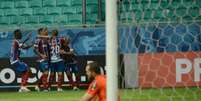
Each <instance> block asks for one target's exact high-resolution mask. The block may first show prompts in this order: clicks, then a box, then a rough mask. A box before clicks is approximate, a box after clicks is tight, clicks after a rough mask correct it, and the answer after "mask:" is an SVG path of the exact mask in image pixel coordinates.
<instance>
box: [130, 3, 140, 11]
mask: <svg viewBox="0 0 201 101" xmlns="http://www.w3.org/2000/svg"><path fill="white" fill-rule="evenodd" d="M138 7H139V4H133V5H131V11H135V10H139V8H138Z"/></svg>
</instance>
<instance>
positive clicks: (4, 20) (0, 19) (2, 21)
mask: <svg viewBox="0 0 201 101" xmlns="http://www.w3.org/2000/svg"><path fill="white" fill-rule="evenodd" d="M0 24H9V17H0Z"/></svg>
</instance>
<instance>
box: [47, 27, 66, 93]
mask: <svg viewBox="0 0 201 101" xmlns="http://www.w3.org/2000/svg"><path fill="white" fill-rule="evenodd" d="M61 40H62V38H59V37H58V31H57V30H53V31H52V37H51V39H50V46H51V65H50V71H51V73H50V78H49V88H50V87H51V84H52V83H53V80H54V77H55V73H56V72H57V74H58V81H57V91H63V90H62V84H63V71H64V68H65V67H64V61H63V59H62V58H61V57H60V46H61Z"/></svg>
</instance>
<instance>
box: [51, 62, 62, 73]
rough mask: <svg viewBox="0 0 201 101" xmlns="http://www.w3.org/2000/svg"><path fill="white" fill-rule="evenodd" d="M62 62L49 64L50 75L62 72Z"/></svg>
mask: <svg viewBox="0 0 201 101" xmlns="http://www.w3.org/2000/svg"><path fill="white" fill-rule="evenodd" d="M64 68H65V66H64V62H63V61H59V62H54V63H51V64H50V71H51V73H54V72H63V71H64Z"/></svg>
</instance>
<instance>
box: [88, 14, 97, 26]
mask: <svg viewBox="0 0 201 101" xmlns="http://www.w3.org/2000/svg"><path fill="white" fill-rule="evenodd" d="M97 16H98V15H97V14H88V15H87V18H86V20H87V23H89V24H95V23H96V21H97V19H98V18H97Z"/></svg>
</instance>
